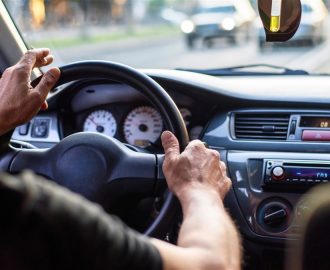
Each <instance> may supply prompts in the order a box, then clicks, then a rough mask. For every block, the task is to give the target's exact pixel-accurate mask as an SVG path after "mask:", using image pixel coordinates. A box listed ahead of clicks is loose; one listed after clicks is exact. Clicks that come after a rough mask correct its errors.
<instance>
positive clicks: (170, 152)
mask: <svg viewBox="0 0 330 270" xmlns="http://www.w3.org/2000/svg"><path fill="white" fill-rule="evenodd" d="M161 139H162V144H163V147H164V151H165V158H169V159H174V158H176V157H177V156H178V155H180V146H179V142H178V139H177V138H176V137H175V135H174V134H173V133H172V132H170V131H164V132H163V134H162V137H161Z"/></svg>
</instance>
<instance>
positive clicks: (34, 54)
mask: <svg viewBox="0 0 330 270" xmlns="http://www.w3.org/2000/svg"><path fill="white" fill-rule="evenodd" d="M49 52H50V50H49V49H46V48H43V49H33V50H29V51H27V52H26V53H25V54H24V55H23V57H22V58H21V60H20V61H19V62H18V65H21V66H23V67H24V68H25V69H26V72H27V73H28V74H30V73H31V71H32V69H33V68H34V67H40V66H42V65H44V64H45V62H46V61H49V60H45V58H46V57H47V56H48V55H49Z"/></svg>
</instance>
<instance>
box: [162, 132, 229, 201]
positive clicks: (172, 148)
mask: <svg viewBox="0 0 330 270" xmlns="http://www.w3.org/2000/svg"><path fill="white" fill-rule="evenodd" d="M161 139H162V144H163V147H164V150H165V160H164V164H163V171H164V175H165V177H166V180H167V183H168V187H169V189H170V190H171V191H172V192H173V193H174V194H175V195H176V196H177V197H178V198H179V199H180V200H181V199H182V198H183V197H186V195H187V194H189V193H193V192H194V191H197V190H198V192H200V191H205V192H217V193H218V194H219V196H220V197H221V199H222V200H223V199H224V197H225V196H226V194H227V192H228V191H229V189H230V187H231V180H230V179H229V178H228V177H227V174H226V165H225V163H224V162H222V161H221V160H220V154H219V153H218V152H217V151H216V150H211V149H208V148H206V147H205V145H204V144H203V143H202V142H201V141H198V140H195V141H192V142H190V143H189V145H188V146H187V147H186V149H185V150H184V151H183V152H182V153H181V154H180V147H179V142H178V140H177V138H176V137H175V136H174V134H172V133H171V132H169V131H165V132H164V133H163V134H162V137H161ZM188 197H189V196H188Z"/></svg>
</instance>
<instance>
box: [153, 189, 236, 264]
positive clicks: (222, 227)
mask: <svg viewBox="0 0 330 270" xmlns="http://www.w3.org/2000/svg"><path fill="white" fill-rule="evenodd" d="M179 197H180V202H181V205H182V208H183V214H184V221H183V224H182V227H181V230H180V234H179V239H178V246H173V245H170V244H167V243H165V242H162V241H159V240H155V239H154V240H153V241H152V242H153V244H154V245H155V246H156V247H157V248H158V250H159V252H160V254H161V256H162V259H163V264H164V270H167V269H171V270H173V269H194V270H195V269H196V270H197V269H218V270H227V269H230V270H236V269H240V263H241V254H240V253H241V252H240V251H241V246H240V238H239V235H238V232H237V230H236V228H235V226H234V224H233V222H232V221H231V219H230V217H229V216H228V214H227V212H226V211H225V209H224V207H223V203H222V201H221V199H220V197H219V195H218V193H217V192H204V191H192V190H190V191H189V192H186V194H185V195H183V196H182V195H181V196H179Z"/></svg>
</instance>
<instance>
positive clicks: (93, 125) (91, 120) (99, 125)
mask: <svg viewBox="0 0 330 270" xmlns="http://www.w3.org/2000/svg"><path fill="white" fill-rule="evenodd" d="M116 130H117V123H116V119H115V118H114V117H113V115H112V113H111V112H109V111H106V110H97V111H94V112H92V113H91V114H90V115H88V116H87V118H86V120H85V122H84V131H89V132H98V133H102V134H104V135H107V136H109V137H113V136H115V134H116Z"/></svg>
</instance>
